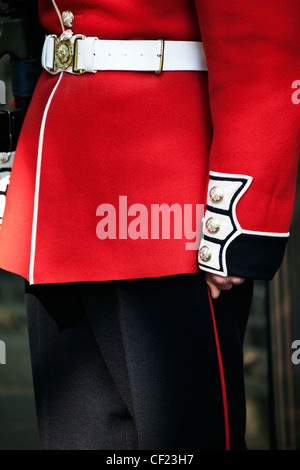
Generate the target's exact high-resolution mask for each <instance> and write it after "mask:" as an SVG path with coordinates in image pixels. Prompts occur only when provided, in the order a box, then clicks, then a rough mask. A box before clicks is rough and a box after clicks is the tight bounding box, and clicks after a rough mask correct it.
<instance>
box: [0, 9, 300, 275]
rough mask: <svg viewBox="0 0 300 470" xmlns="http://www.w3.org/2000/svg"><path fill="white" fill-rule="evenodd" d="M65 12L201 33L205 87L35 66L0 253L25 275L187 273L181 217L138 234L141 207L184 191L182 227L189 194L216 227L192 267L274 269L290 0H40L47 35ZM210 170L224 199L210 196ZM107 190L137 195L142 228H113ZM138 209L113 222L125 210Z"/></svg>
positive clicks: (297, 128) (143, 34)
mask: <svg viewBox="0 0 300 470" xmlns="http://www.w3.org/2000/svg"><path fill="white" fill-rule="evenodd" d="M55 5H56V6H57V8H55ZM66 10H71V11H72V13H73V14H74V18H75V22H74V27H72V30H73V32H74V34H84V35H86V36H97V37H98V38H103V39H128V40H135V39H157V38H164V39H169V40H193V41H195V40H196V41H201V40H203V44H204V48H205V53H206V57H207V64H208V77H209V86H208V79H207V74H206V73H203V72H189V71H185V72H180V71H176V72H163V73H162V74H161V75H160V76H156V75H155V74H154V73H148V72H146V73H145V72H111V71H106V72H98V73H96V74H90V73H86V74H84V75H81V76H75V75H71V74H68V73H65V72H63V73H60V74H58V75H55V76H52V75H51V74H49V73H48V72H46V71H44V72H43V73H42V75H41V77H40V79H39V82H38V84H37V86H36V89H35V92H34V96H33V98H32V102H31V105H30V108H29V110H28V113H27V116H26V119H25V122H24V125H23V128H22V132H21V136H20V139H19V142H18V147H17V151H16V159H15V163H14V168H13V172H12V176H11V184H10V187H9V191H8V198H7V205H6V210H5V216H4V221H3V224H2V229H1V232H0V247H1V250H0V267H1V268H3V269H7V270H10V271H12V272H15V273H17V274H19V275H21V276H23V277H25V278H26V279H28V280H29V281H30V282H31V283H52V282H74V281H98V280H108V279H125V278H139V277H153V276H165V275H171V274H178V273H190V272H196V271H197V270H198V269H199V267H198V264H197V250H195V249H194V250H188V249H187V245H186V244H187V242H189V241H190V240H188V239H187V238H186V237H185V236H184V230H183V235H182V236H181V237H180V236H177V237H176V236H174V233H173V231H172V229H171V235H170V237H166V238H164V237H163V236H162V235H161V233H160V236H159V237H158V238H154V237H153V236H152V237H151V228H153V227H152V225H151V223H152V224H153V222H151V210H152V207H153V205H156V204H166V205H168V207H171V206H172V205H173V204H178V205H179V207H180V208H182V215H183V216H184V215H185V214H184V210H185V208H186V207H187V205H189V207H191V208H192V213H193V217H192V222H191V223H192V225H191V224H190V225H191V226H193V228H194V229H195V224H198V226H199V225H200V223H199V220H197V219H196V216H195V214H196V207H197V205H205V204H206V203H207V204H208V206H207V209H208V210H209V211H210V213H213V214H215V215H217V216H218V215H219V216H220V217H219V219H220V220H221V222H222V220H224V225H223V228H224V227H226V230H227V232H226V230H225V232H226V233H225V232H224V233H223V232H222V230H221V232H220V231H219V234H220V233H223V235H222V236H221V235H220V236H218V234H217V233H216V234H215V233H206V234H205V233H204V234H203V237H204V238H203V239H204V241H202V242H201V244H202V245H201V246H203V244H204V245H205V246H208V248H209V249H210V254H209V256H208V257H207V258H209V259H205V257H203V259H199V263H200V266H201V268H203V269H204V270H205V269H206V270H209V271H212V272H219V273H220V274H222V275H226V274H235V275H243V276H249V277H256V278H270V277H272V276H273V275H274V273H275V272H276V270H277V268H278V266H279V264H280V261H281V258H282V255H283V251H284V245H285V241H286V239H287V235H288V231H289V227H290V223H291V218H292V208H293V198H294V191H295V181H296V166H297V159H298V151H299V140H300V139H299V135H300V107H299V106H297V105H296V104H294V103H293V101H292V99H291V97H292V92H293V90H292V88H291V87H292V83H293V81H294V80H296V79H299V78H300V60H299V52H298V47H299V43H300V29H299V18H300V3H299V1H298V0H289V1H288V2H287V1H286V0H285V1H283V0H278V1H276V2H274V1H273V0H266V1H265V2H263V4H262V3H261V2H259V1H258V0H252V1H251V2H241V1H240V0H233V1H231V2H224V1H223V0H195V1H193V0H164V1H163V2H161V1H158V0H151V1H150V0H124V1H122V2H120V1H119V0H87V1H85V2H83V1H81V0H73V1H72V2H70V1H65V0H57V1H56V2H54V1H51V0H40V1H39V13H40V19H41V22H42V24H43V25H44V27H45V28H46V29H47V31H49V33H56V34H57V35H59V34H61V32H62V26H61V20H60V17H59V15H58V13H60V14H61V13H62V12H63V11H66ZM210 172H211V173H210ZM209 175H210V177H211V178H212V182H213V185H215V183H216V182H217V184H219V183H220V184H221V186H222V185H223V186H222V188H223V190H224V188H225V202H226V197H228V198H229V199H230V201H231V202H230V204H228V206H226V205H225V206H219V207H217V206H216V207H213V205H214V203H212V207H209V204H210V202H209V200H208V201H207V196H206V193H207V185H208V178H209ZM231 183H234V186H232V185H231V189H230V190H229V192H228V194H227V193H226V191H227V188H228V187H229V186H230V184H231ZM228 184H229V186H228ZM222 188H221V189H222ZM232 188H233V189H232ZM209 189H211V186H210V187H209ZM120 196H121V199H120ZM229 199H228V200H229ZM120 200H121V201H123V202H124V201H125V200H126V201H127V206H128V208H129V207H130V206H132V205H133V204H139V205H140V206H139V207H143V208H145V210H146V212H145V213H147V214H148V215H149V219H148V223H149V226H148V236H147V237H145V236H144V237H143V238H142V237H137V236H136V237H134V236H132V233H131V232H130V233H131V235H130V233H127V235H126V234H124V233H120V231H121V229H120V224H119V216H120V214H119V201H120ZM103 204H110V205H111V206H110V207H114V208H115V210H116V234H115V235H116V236H109V237H108V238H106V239H101V237H100V238H99V227H100V226H99V225H98V224H99V222H100V221H101V220H103V216H102V217H101V215H99V214H100V212H101V210H98V212H97V208H98V207H99V206H101V207H102V208H104V207H105V206H102V205H103ZM136 207H137V206H133V207H132V208H131V212H130V214H129V215H128V214H127V222H126V221H125V222H124V219H123V221H122V223H124V224H127V225H129V224H130V222H132V221H135V220H136V217H137V215H138V214H139V213H138V212H135V211H134V208H136ZM125 212H126V211H125ZM122 214H123V215H122V217H124V212H122ZM222 216H223V218H222ZM171 220H173V219H172V218H171ZM220 220H219V221H220ZM228 220H229V222H228ZM230 221H231V222H230ZM144 222H145V217H144V218H143V223H144ZM228 224H229V225H228ZM228 227H229V228H228ZM177 228H178V227H177ZM198 228H199V229H200V227H198ZM138 229H141V227H139V228H138V227H137V228H136V231H134V233H135V234H138ZM143 229H145V224H144V225H143ZM218 230H219V229H218ZM143 233H144V235H145V231H144V232H143ZM177 235H178V234H177ZM247 247H249V250H248V249H247ZM267 247H271V248H272V249H269V251H268V248H267ZM247 253H248V255H247ZM242 255H243V258H241V256H242Z"/></svg>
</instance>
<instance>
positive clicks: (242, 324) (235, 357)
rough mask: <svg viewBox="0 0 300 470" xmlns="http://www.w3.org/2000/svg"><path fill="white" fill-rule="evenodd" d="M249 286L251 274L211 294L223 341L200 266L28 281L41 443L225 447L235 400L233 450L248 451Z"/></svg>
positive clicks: (106, 447)
mask: <svg viewBox="0 0 300 470" xmlns="http://www.w3.org/2000/svg"><path fill="white" fill-rule="evenodd" d="M252 288H253V283H252V282H251V281H245V282H244V283H243V284H242V285H240V286H237V287H234V288H233V289H231V290H230V291H226V292H223V293H222V294H221V297H220V298H219V299H218V300H215V301H214V302H213V306H214V315H215V322H216V327H217V331H218V338H216V335H215V332H214V325H213V317H212V311H211V308H210V304H209V299H208V294H207V287H206V283H205V281H204V277H203V274H202V273H197V274H188V275H177V276H168V277H162V278H153V279H136V280H124V281H107V282H91V283H89V282H85V283H70V284H51V285H36V286H29V285H28V284H27V285H26V305H27V312H28V327H29V339H30V348H31V359H32V370H33V380H34V389H35V399H36V407H37V416H38V425H39V432H40V439H41V446H42V448H43V449H70V450H71V449H101V450H205V449H207V450H213V449H214V450H217V449H220V450H221V449H225V445H226V444H225V428H226V426H225V421H226V408H227V411H228V421H229V422H228V428H229V438H230V448H231V449H245V441H244V434H245V393H244V380H243V349H242V348H243V345H242V343H243V337H244V332H245V328H246V323H247V319H248V314H249V307H250V302H251V297H252ZM216 340H218V341H219V344H220V351H221V356H222V364H221V366H222V368H223V371H224V379H225V385H226V389H225V397H224V390H223V389H222V375H221V376H220V358H218V353H217V347H216V346H217V344H216ZM223 385H224V384H223ZM222 392H223V393H222ZM224 398H225V399H226V403H225V402H224ZM224 411H225V414H224Z"/></svg>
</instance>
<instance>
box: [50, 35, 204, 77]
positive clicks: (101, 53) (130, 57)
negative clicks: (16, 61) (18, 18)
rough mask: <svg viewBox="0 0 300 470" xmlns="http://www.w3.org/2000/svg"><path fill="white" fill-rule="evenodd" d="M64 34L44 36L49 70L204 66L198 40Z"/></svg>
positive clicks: (153, 69)
mask: <svg viewBox="0 0 300 470" xmlns="http://www.w3.org/2000/svg"><path fill="white" fill-rule="evenodd" d="M64 34H65V33H63V35H62V36H61V37H60V38H57V36H55V35H49V36H47V37H46V39H45V43H44V47H43V52H42V66H43V67H44V69H46V70H47V71H48V72H50V73H54V74H55V73H59V72H61V71H66V72H69V73H73V74H81V73H84V72H90V73H95V72H97V71H99V70H123V71H141V72H155V73H157V74H160V73H161V72H162V71H175V70H190V71H206V70H207V66H206V59H205V54H204V50H203V44H202V42H199V41H164V40H161V39H158V40H105V39H98V38H96V37H85V36H82V35H71V36H70V37H68V33H67V34H66V35H65V36H64Z"/></svg>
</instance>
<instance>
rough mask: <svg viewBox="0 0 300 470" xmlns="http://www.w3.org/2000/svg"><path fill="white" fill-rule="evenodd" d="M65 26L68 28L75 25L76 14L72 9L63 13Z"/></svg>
mask: <svg viewBox="0 0 300 470" xmlns="http://www.w3.org/2000/svg"><path fill="white" fill-rule="evenodd" d="M61 17H62V21H63V24H64V26H67V28H72V26H73V25H74V15H73V13H72V12H71V11H69V10H66V11H64V12H63V13H62V15H61Z"/></svg>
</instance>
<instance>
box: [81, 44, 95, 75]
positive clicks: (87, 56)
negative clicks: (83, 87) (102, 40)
mask: <svg viewBox="0 0 300 470" xmlns="http://www.w3.org/2000/svg"><path fill="white" fill-rule="evenodd" d="M97 39H98V38H97V37H86V38H85V41H84V61H83V68H84V70H85V71H86V72H90V73H96V72H97V70H95V68H94V61H95V54H94V52H95V41H96V40H97Z"/></svg>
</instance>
